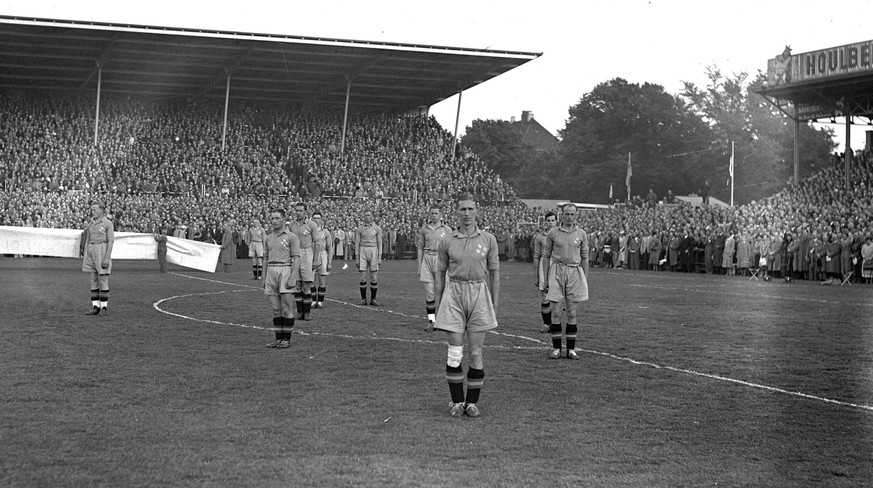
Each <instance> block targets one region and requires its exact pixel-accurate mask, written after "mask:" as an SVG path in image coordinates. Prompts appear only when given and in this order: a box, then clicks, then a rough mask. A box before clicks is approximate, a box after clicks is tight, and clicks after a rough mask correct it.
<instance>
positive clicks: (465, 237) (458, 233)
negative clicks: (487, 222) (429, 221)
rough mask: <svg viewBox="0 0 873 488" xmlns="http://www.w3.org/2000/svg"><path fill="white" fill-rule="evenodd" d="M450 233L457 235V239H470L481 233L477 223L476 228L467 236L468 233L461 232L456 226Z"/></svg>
mask: <svg viewBox="0 0 873 488" xmlns="http://www.w3.org/2000/svg"><path fill="white" fill-rule="evenodd" d="M452 235H453V236H455V237H457V238H458V239H471V238H473V237H478V236H480V235H482V230H481V229H479V226H478V225H477V226H476V230H475V231H473V233H472V234H470V235H469V236H468V235H466V234H464V233H462V232H461V230H460V228H458V229H455V231H454V232H453V233H452Z"/></svg>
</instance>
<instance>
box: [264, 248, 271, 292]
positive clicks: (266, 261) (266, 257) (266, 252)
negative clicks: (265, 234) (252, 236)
mask: <svg viewBox="0 0 873 488" xmlns="http://www.w3.org/2000/svg"><path fill="white" fill-rule="evenodd" d="M263 264H264V283H263V286H264V288H267V268H269V267H270V246H269V245H267V240H266V239H264V263H263Z"/></svg>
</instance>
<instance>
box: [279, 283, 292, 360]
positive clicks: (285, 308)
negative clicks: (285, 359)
mask: <svg viewBox="0 0 873 488" xmlns="http://www.w3.org/2000/svg"><path fill="white" fill-rule="evenodd" d="M279 297H280V299H281V307H282V309H281V311H280V312H281V319H282V341H283V342H284V344H281V343H280V344H279V347H282V348H284V347H289V346H290V345H291V344H290V342H291V332H292V331H293V330H294V295H293V294H292V293H282V294H281V295H279Z"/></svg>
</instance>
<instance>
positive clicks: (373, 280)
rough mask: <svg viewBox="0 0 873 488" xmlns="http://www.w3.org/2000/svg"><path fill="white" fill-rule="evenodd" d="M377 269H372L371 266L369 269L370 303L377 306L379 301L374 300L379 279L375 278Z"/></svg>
mask: <svg viewBox="0 0 873 488" xmlns="http://www.w3.org/2000/svg"><path fill="white" fill-rule="evenodd" d="M377 275H378V271H374V270H373V269H372V268H371V269H370V305H373V306H376V307H378V306H379V302H377V301H376V293H377V292H378V291H379V281H378V278H377Z"/></svg>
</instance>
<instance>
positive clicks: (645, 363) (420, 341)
mask: <svg viewBox="0 0 873 488" xmlns="http://www.w3.org/2000/svg"><path fill="white" fill-rule="evenodd" d="M171 274H175V275H178V276H182V277H185V278H193V279H198V280H202V281H209V282H212V283H218V284H223V285H230V286H237V287H239V286H242V287H244V288H243V289H234V290H223V291H217V292H202V293H189V294H186V295H177V296H173V297H168V298H164V299H161V300H158V301H156V302H155V303H154V304H153V307H154V308H155V310H157V311H159V312H161V313H165V314H167V315H172V316H174V317H179V318H183V319H186V320H192V321H195V322H204V323H209V324H216V325H230V326H234V327H241V328H246V329H254V330H269V329H270V328H269V327H262V326H257V325H246V324H236V323H232V322H221V321H217V320H209V319H200V318H196V317H189V316H186V315H182V314H178V313H174V312H169V311H166V310H163V309H162V308H160V306H159V305H160V304H162V303H164V302H167V301H170V300H173V299H176V298H186V297H191V296H208V295H220V294H223V293H238V292H243V291H251V289H252V288H255V289H257V288H260V287H255V286H251V285H240V284H238V283H231V282H226V281H219V280H212V279H208V278H200V277H197V276H190V275H186V274H181V273H171ZM631 286H638V287H647V286H646V285H637V284H632V285H631ZM246 288H247V289H246ZM658 288H661V289H665V288H667V289H675V290H687V291H695V290H692V289H688V288H677V287H673V288H671V287H658ZM697 291H699V290H697ZM738 295H740V296H749V295H747V294H738ZM755 296H765V295H755ZM765 297H766V296H765ZM773 298H787V299H795V300H808V301H816V302H818V301H821V302H824V303H837V304H839V303H840V302H829V301H823V300H812V299H800V298H794V297H773ZM328 301H332V302H335V303H340V304H343V305H348V306H351V307H355V308H360V309H366V310H371V311H374V312H384V313H391V314H394V315H400V316H402V317H410V318H414V319H419V318H420V317H416V316H413V315H409V314H405V313H402V312H395V311H393V310H389V309H383V308H372V307H364V306H361V305H355V304H353V303H348V302H343V301H341V300H332V299H328ZM489 332H491V333H492V334H496V335H502V336H506V337H511V338H513V339H520V340H526V341H530V342H534V343H536V344H539V345H538V346H536V347H535V346H505V345H501V344H494V345H490V344H489V345H487V346H486V347H487V348H493V349H507V350H542V349H544V348H548V347H546V346H549V347H550V345H547V344H546V343H544V342H543V341H541V340H539V339H535V338H532V337H526V336H522V335H516V334H508V333H505V332H497V331H489ZM294 333H295V334H300V335H303V336H325V337H335V338H343V339H369V340H384V341H394V342H405V343H413V344H434V345H441V344H446V341H433V340H425V339H403V338H400V337H385V336H376V335H375V334H374V335H373V336H371V337H366V336H353V335H350V334H338V333H333V332H304V331H300V330H295V331H294ZM576 350H577V351H579V352H583V353H586V354H591V355H596V356H603V357H607V358H610V359H614V360H617V361H622V362H626V363H630V364H634V365H638V366H648V367H650V368H654V369H664V370H667V371H673V372H676V373H682V374H687V375H692V376H698V377H701V378H708V379H712V380H717V381H725V382H728V383H734V384H737V385H742V386H747V387H749V388H755V389H759V390H765V391H770V392H773V393H781V394H783V395H790V396H795V397H798V398H804V399H807V400H814V401H819V402H823V403H829V404H832V405H839V406H842V407H849V408H856V409H859V410H864V411H867V412H873V406H871V405H859V404H857V403H851V402H844V401H841V400H834V399H832V398H826V397H820V396H816V395H810V394H808V393H802V392H799V391H791V390H785V389H783V388H777V387H774V386H767V385H762V384H760V383H753V382H750V381H744V380H738V379H734V378H728V377H726V376H720V375H717V374H711V373H703V372H700V371H694V370H692V369H685V368H678V367H675V366H662V365H660V364H656V363H652V362H649V361H642V360H637V359H633V358H629V357H625V356H617V355H615V354H611V353H608V352H602V351H595V350H592V349H580V348H576ZM317 354H320V353H316V354H315V355H317ZM315 355H313V356H312V357H315ZM310 359H312V358H310Z"/></svg>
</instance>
